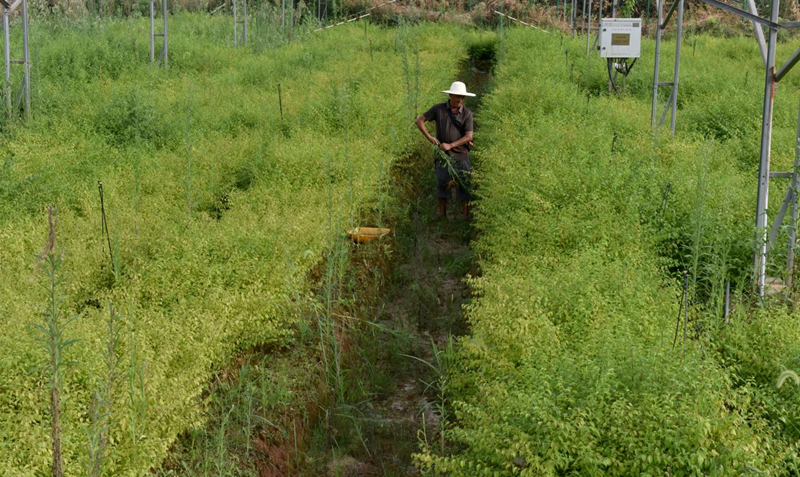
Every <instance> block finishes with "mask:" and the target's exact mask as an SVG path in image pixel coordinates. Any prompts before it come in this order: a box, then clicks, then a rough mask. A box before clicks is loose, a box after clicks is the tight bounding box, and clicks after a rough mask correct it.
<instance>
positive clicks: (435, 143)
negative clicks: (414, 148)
mask: <svg viewBox="0 0 800 477" xmlns="http://www.w3.org/2000/svg"><path fill="white" fill-rule="evenodd" d="M430 141H431V144H433V145H434V146H441V145H442V143H440V142H439V140H438V139H436V138H435V137H433V136H431V138H430Z"/></svg>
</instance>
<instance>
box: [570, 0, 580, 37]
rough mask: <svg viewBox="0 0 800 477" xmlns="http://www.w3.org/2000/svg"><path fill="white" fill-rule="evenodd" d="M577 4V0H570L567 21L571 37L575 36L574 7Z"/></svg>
mask: <svg viewBox="0 0 800 477" xmlns="http://www.w3.org/2000/svg"><path fill="white" fill-rule="evenodd" d="M577 6H578V0H572V4H571V5H570V12H569V23H570V25H572V38H575V9H576V8H577Z"/></svg>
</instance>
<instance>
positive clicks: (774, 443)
mask: <svg viewBox="0 0 800 477" xmlns="http://www.w3.org/2000/svg"><path fill="white" fill-rule="evenodd" d="M701 45H702V48H703V49H704V51H703V53H704V54H703V58H702V59H701V58H699V53H700V51H699V49H700V47H701ZM697 46H698V58H697V59H687V61H686V63H687V64H684V65H682V72H685V73H684V74H683V77H682V80H681V95H682V96H679V98H680V102H679V107H680V111H679V113H678V114H679V116H678V118H679V124H680V125H681V126H680V127H679V131H678V134H677V135H676V136H675V137H672V136H670V135H669V131H668V129H662V130H658V131H654V130H652V129H651V127H650V107H649V99H650V96H649V94H650V93H649V89H648V88H647V87H646V86H647V85H648V84H652V76H650V77H649V78H648V74H647V72H644V71H642V69H638V73H637V72H636V71H637V70H635V71H634V74H633V75H632V76H633V78H632V79H631V81H629V82H628V90H627V92H626V93H624V94H622V95H620V96H617V95H608V94H605V93H604V92H603V90H604V89H605V88H607V82H606V81H605V79H604V77H603V66H604V65H602V62H600V60H597V59H596V58H594V57H591V58H590V59H586V57H585V43H583V42H579V41H571V40H570V39H566V38H559V36H557V35H554V34H546V33H542V32H538V31H534V30H531V29H509V30H507V31H506V32H504V34H503V39H502V40H501V42H500V45H499V50H500V51H499V57H500V63H499V66H498V71H497V74H496V82H495V84H496V85H497V87H496V89H495V90H494V91H493V93H492V94H491V95H490V96H489V97H487V98H485V99H484V102H483V107H482V110H481V113H480V115H479V116H480V117H479V120H480V122H481V131H482V137H481V138H480V142H481V150H480V153H479V155H478V157H477V159H476V168H475V169H476V170H477V171H478V172H476V173H475V175H476V176H477V177H476V182H477V184H478V189H477V194H478V200H477V203H478V208H477V212H476V217H477V220H476V227H477V228H478V229H479V232H480V234H479V238H478V239H477V240H476V241H475V243H474V247H475V249H476V252H477V253H478V257H479V265H480V268H481V270H482V276H481V277H479V278H471V279H470V284H471V286H472V288H473V290H474V292H475V293H476V295H477V298H476V300H475V301H474V302H473V303H472V304H471V305H470V306H469V308H468V309H467V317H468V320H469V323H470V325H471V336H468V337H464V338H462V339H460V340H459V343H458V346H457V351H456V352H455V353H453V354H451V355H450V356H449V357H448V358H447V359H446V360H445V367H446V370H447V373H446V378H444V379H445V387H444V389H445V394H446V396H447V399H448V402H449V404H450V406H451V408H452V412H453V413H454V418H453V420H452V422H451V423H450V424H449V428H448V430H447V431H446V436H447V438H448V440H449V442H450V444H449V446H446V447H445V446H441V447H440V446H434V445H427V444H426V443H424V442H423V444H422V450H421V452H420V453H418V454H417V456H416V461H417V464H418V466H419V467H420V468H421V469H422V470H423V471H424V472H426V473H434V474H448V475H498V474H501V475H560V474H566V473H570V474H581V475H598V474H603V475H664V474H669V475H692V474H704V475H729V474H741V473H768V474H786V473H796V472H797V470H798V461H797V450H798V439H800V419H798V418H799V417H800V414H799V413H798V411H799V410H800V397H799V396H800V393H798V390H797V388H796V387H793V386H788V385H785V386H783V387H781V388H780V389H779V388H778V387H777V386H776V381H777V380H778V376H779V375H780V374H781V372H782V371H784V370H785V369H787V368H788V369H797V368H798V365H800V347H799V346H798V344H797V343H798V337H800V326H799V325H798V320H797V315H796V313H794V312H793V310H792V308H791V307H789V308H787V307H786V306H785V305H780V304H773V306H769V307H767V306H763V307H762V306H761V304H760V303H759V302H758V300H757V299H756V298H754V297H753V295H752V293H751V290H750V283H751V281H750V268H751V267H752V244H753V240H754V237H755V231H754V229H753V225H752V223H753V210H752V209H753V207H754V204H755V193H756V182H755V178H756V174H755V172H754V167H757V160H758V155H757V149H756V151H755V155H753V154H752V149H754V148H757V146H753V145H751V142H752V141H753V140H754V139H755V144H758V138H757V137H756V138H754V136H756V135H757V132H756V131H754V126H753V125H752V124H750V123H751V122H752V121H751V117H752V115H753V111H751V110H750V109H751V108H750V107H746V108H743V107H742V104H748V105H749V104H750V99H748V98H749V96H747V95H745V91H743V90H742V88H743V86H742V85H743V84H744V80H745V78H744V77H745V75H746V72H748V71H749V75H750V78H751V80H752V83H757V82H758V80H757V79H756V78H762V76H763V66H761V67H760V68H759V65H758V62H757V60H758V56H757V55H756V57H755V60H756V61H750V59H749V57H748V56H747V54H748V53H751V52H752V51H751V50H753V49H752V48H750V45H749V44H745V43H744V39H742V40H736V41H732V42H729V43H728V42H723V41H721V40H718V39H714V38H706V37H699V38H697ZM652 49H653V45H652V42H646V44H645V49H644V54H643V61H644V62H645V64H646V63H647V62H646V59H647V58H648V57H649V58H652ZM739 49H741V50H742V51H739ZM785 50H786V49H785V48H784V49H782V50H781V51H784V52H785ZM531 52H536V53H535V54H536V55H537V57H538V58H540V60H538V61H531V60H530V57H531V54H532V53H531ZM687 56H688V55H687ZM684 57H686V56H684ZM690 58H691V57H690ZM595 70H596V71H595ZM762 79H763V78H762ZM740 80H741V81H740ZM751 86H752V85H751ZM752 87H753V88H755V86H752ZM762 89H763V82H762ZM734 93H736V94H734ZM797 93H798V82H797V81H796V79H794V80H791V81H787V84H785V85H784V84H782V85H781V87H780V89H779V94H780V97H779V98H783V99H779V100H778V101H779V103H778V104H777V105H776V120H775V124H774V126H775V136H774V140H773V146H774V148H775V150H776V153H775V154H774V162H773V168H774V169H781V168H784V170H789V169H790V168H791V165H790V164H791V155H790V151H791V149H790V148H791V147H792V146H793V142H794V132H793V131H794V128H795V127H796V115H794V114H791V115H790V114H789V112H788V111H789V110H790V109H793V110H794V112H795V113H796V106H797V105H796V103H795V104H794V105H793V108H790V107H789V105H787V103H786V101H787V99H786V98H790V99H791V101H796V100H797V97H798V94H797ZM752 102H753V103H755V102H757V99H753V101H752ZM509 105H514V106H513V107H509ZM755 129H757V126H756V128H755ZM724 131H728V132H729V133H730V134H727V133H726V134H723V132H724ZM788 138H791V141H789V140H788ZM748 151H749V152H748ZM773 186H775V184H773ZM775 189H777V191H776V192H777V193H775V194H774V195H772V197H776V196H777V197H781V195H780V193H781V192H780V190H781V188H780V187H775ZM783 190H784V191H785V188H784V189H783ZM772 202H773V205H772V208H773V210H771V212H770V213H771V216H774V214H775V211H776V210H775V209H777V207H778V206H779V202H778V204H775V202H776V199H774V198H773V200H772ZM781 247H782V246H781ZM776 250H779V248H778V246H776ZM772 267H773V269H772V270H773V271H774V270H777V269H778V267H779V259H776V263H773V264H772ZM729 282H730V283H731V284H732V285H731V287H732V290H733V292H732V293H733V299H732V302H733V305H732V306H733V311H732V313H731V314H730V315H728V316H727V317H726V316H725V312H724V301H723V297H724V290H725V288H726V284H727V283H729Z"/></svg>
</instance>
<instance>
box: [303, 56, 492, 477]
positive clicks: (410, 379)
mask: <svg viewBox="0 0 800 477" xmlns="http://www.w3.org/2000/svg"><path fill="white" fill-rule="evenodd" d="M490 69H491V65H489V64H484V65H482V67H481V65H477V66H476V65H475V64H469V65H465V68H464V70H463V72H462V78H464V79H465V82H466V83H467V84H468V85H470V89H471V90H472V91H477V92H479V93H481V92H484V91H486V90H488V87H489V82H490V80H491V77H490V74H488V73H487V72H488V71H489V70H490ZM470 101H472V102H470ZM470 101H468V102H467V106H468V107H470V109H472V110H473V111H476V110H477V109H478V107H479V106H480V103H479V102H478V101H475V100H470ZM478 128H479V125H478V124H476V137H477V130H478ZM423 169H424V172H423V173H422V176H421V177H420V178H419V184H418V190H417V191H416V202H415V203H413V204H412V205H411V208H410V217H408V221H407V222H404V223H403V224H402V225H403V226H402V227H400V228H399V230H398V234H397V235H396V236H395V237H394V238H393V240H395V241H396V244H394V247H393V248H394V249H395V250H396V251H397V252H398V253H397V256H396V257H395V259H396V263H395V264H394V265H393V267H392V268H391V272H390V276H389V279H388V286H386V287H385V288H384V292H383V293H382V295H381V297H380V299H379V300H378V301H377V303H376V305H375V306H374V307H373V308H372V309H371V310H370V312H369V313H368V315H370V316H367V317H366V319H367V320H370V321H371V322H372V323H373V325H372V326H371V328H372V330H373V332H372V335H371V337H367V339H366V340H364V341H365V342H364V343H362V344H360V345H359V346H360V350H359V352H360V354H361V355H362V359H363V360H365V362H368V363H367V364H366V366H365V367H364V368H361V369H366V370H367V372H366V373H365V374H368V375H369V376H354V377H353V378H354V380H355V381H359V382H360V383H361V384H365V385H366V386H368V388H369V389H368V390H366V393H365V394H366V396H367V398H366V399H364V400H362V401H360V402H357V403H354V404H353V408H352V409H351V419H350V420H349V421H347V422H348V423H347V425H346V426H345V427H346V428H345V429H339V430H337V429H330V428H329V429H327V430H326V433H327V434H328V436H329V437H330V436H331V435H333V436H334V438H333V440H334V441H335V443H336V444H335V445H334V446H330V445H327V446H323V447H325V449H324V450H323V449H318V450H317V451H315V450H314V443H313V442H312V445H311V449H310V451H309V453H308V454H307V455H306V457H307V460H306V462H307V463H308V464H309V465H308V466H307V467H306V468H305V469H304V472H303V474H304V475H308V476H311V475H315V476H317V475H330V476H348V477H350V476H351V477H366V476H408V475H418V472H417V470H416V469H415V467H414V465H413V457H412V456H413V454H414V453H415V452H417V451H418V450H419V444H420V442H421V441H422V440H424V441H427V442H428V444H429V445H431V446H436V447H437V448H439V446H444V445H445V444H444V442H443V441H441V440H440V437H441V435H440V427H441V424H442V419H441V415H440V414H441V413H440V411H441V402H442V400H441V398H440V397H439V395H438V392H439V388H438V379H437V378H438V373H439V372H440V371H441V366H439V363H438V361H439V360H440V359H441V357H442V355H443V353H445V352H446V351H445V350H447V348H448V346H449V345H451V344H452V340H453V339H454V338H455V337H459V336H463V335H465V334H467V333H468V331H469V330H468V327H467V325H466V322H465V319H464V315H463V308H464V305H465V304H466V303H467V302H468V301H469V300H470V291H469V288H468V286H467V284H466V282H465V277H466V276H467V275H468V274H472V275H475V274H476V270H475V269H474V268H473V267H474V265H473V256H472V251H471V250H470V246H469V244H470V240H471V239H472V238H473V237H472V235H473V232H472V228H471V223H470V221H467V220H464V219H462V218H461V217H460V207H459V204H458V202H457V201H455V200H454V201H451V203H450V205H449V207H448V217H447V218H439V217H437V216H436V202H437V199H436V194H435V190H436V189H435V187H436V185H435V179H434V174H433V167H432V163H431V164H430V167H428V166H427V165H426V166H423ZM428 169H430V170H428ZM337 433H338V434H344V433H347V434H348V435H347V436H344V435H339V436H338V438H337ZM326 441H327V444H330V442H331V439H330V438H328V439H326Z"/></svg>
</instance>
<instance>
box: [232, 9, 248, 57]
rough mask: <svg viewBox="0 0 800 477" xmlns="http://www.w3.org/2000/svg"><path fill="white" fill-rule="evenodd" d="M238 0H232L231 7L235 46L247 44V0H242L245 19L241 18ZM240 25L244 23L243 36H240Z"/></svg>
mask: <svg viewBox="0 0 800 477" xmlns="http://www.w3.org/2000/svg"><path fill="white" fill-rule="evenodd" d="M237 1H238V0H231V9H232V10H233V46H234V48H239V47H240V46H247V0H242V16H243V17H244V18H243V19H241V20H239V17H238V15H237V14H238V12H237V11H236V3H237ZM239 25H242V36H241V38H239Z"/></svg>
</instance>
